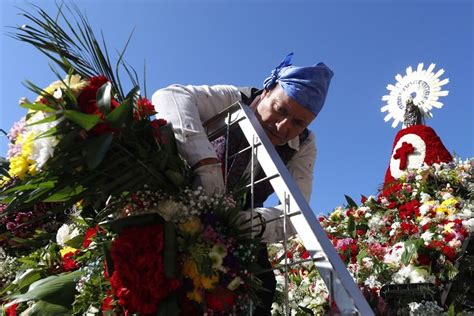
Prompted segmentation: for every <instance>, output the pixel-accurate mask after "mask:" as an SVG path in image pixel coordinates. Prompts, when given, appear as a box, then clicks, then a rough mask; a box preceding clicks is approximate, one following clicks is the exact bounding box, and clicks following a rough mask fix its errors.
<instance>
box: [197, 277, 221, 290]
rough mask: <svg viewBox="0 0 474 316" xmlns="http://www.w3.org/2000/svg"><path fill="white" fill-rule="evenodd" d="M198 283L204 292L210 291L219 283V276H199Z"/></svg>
mask: <svg viewBox="0 0 474 316" xmlns="http://www.w3.org/2000/svg"><path fill="white" fill-rule="evenodd" d="M200 282H201V285H202V287H203V288H205V289H206V290H212V289H213V288H214V286H215V285H216V284H217V282H219V274H217V273H214V274H213V275H212V276H210V277H206V276H201V280H200Z"/></svg>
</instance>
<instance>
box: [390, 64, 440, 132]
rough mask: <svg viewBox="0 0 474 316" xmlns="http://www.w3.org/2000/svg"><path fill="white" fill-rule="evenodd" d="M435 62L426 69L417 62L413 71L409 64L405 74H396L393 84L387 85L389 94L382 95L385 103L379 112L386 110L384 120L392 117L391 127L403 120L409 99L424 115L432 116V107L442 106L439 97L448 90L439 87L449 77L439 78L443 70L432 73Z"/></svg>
mask: <svg viewBox="0 0 474 316" xmlns="http://www.w3.org/2000/svg"><path fill="white" fill-rule="evenodd" d="M434 67H435V64H431V65H430V66H429V67H428V69H426V70H424V69H423V63H420V64H418V67H417V69H416V70H415V71H413V69H412V68H411V66H409V67H408V68H407V69H406V75H405V76H403V77H402V75H400V74H397V75H396V76H395V79H396V80H397V83H396V84H395V85H392V84H389V85H387V89H388V90H389V91H390V94H388V95H384V96H383V97H382V100H383V101H386V102H387V104H386V105H384V106H383V107H382V108H381V112H388V113H387V115H386V116H385V118H384V120H385V122H387V121H389V120H391V119H393V123H392V127H394V128H395V127H397V125H398V123H400V122H403V120H404V114H405V107H406V105H407V101H408V100H409V99H412V100H413V103H414V104H415V105H416V106H417V107H418V108H419V109H420V112H421V113H422V115H423V116H424V117H430V118H431V117H433V115H432V114H431V109H432V108H434V107H435V108H438V109H439V108H442V107H443V103H441V102H439V101H438V99H439V97H444V96H447V95H448V93H449V91H447V90H441V87H442V86H444V85H445V84H447V83H448V82H449V79H447V78H446V79H443V80H440V76H441V75H442V74H444V70H443V69H440V70H438V71H437V72H436V73H433V69H434Z"/></svg>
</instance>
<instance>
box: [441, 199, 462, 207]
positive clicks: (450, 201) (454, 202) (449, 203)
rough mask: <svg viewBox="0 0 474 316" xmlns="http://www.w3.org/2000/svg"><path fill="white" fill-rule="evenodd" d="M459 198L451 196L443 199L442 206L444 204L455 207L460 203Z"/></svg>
mask: <svg viewBox="0 0 474 316" xmlns="http://www.w3.org/2000/svg"><path fill="white" fill-rule="evenodd" d="M458 203H459V202H458V200H456V199H455V198H449V199H447V200H445V201H443V203H441V206H444V207H450V206H451V207H455V206H456V204H458Z"/></svg>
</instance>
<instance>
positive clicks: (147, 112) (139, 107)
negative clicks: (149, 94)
mask: <svg viewBox="0 0 474 316" xmlns="http://www.w3.org/2000/svg"><path fill="white" fill-rule="evenodd" d="M155 114H156V111H155V107H154V106H153V104H152V103H151V102H150V100H148V99H147V98H141V99H138V100H137V102H136V104H135V111H134V112H133V118H134V119H135V120H137V121H138V120H142V119H145V118H148V117H150V116H152V115H155Z"/></svg>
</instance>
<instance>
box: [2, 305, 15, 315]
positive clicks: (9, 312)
mask: <svg viewBox="0 0 474 316" xmlns="http://www.w3.org/2000/svg"><path fill="white" fill-rule="evenodd" d="M17 307H18V303H15V304H12V305H10V306H8V307H7V308H5V314H6V315H7V316H16V309H17Z"/></svg>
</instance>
